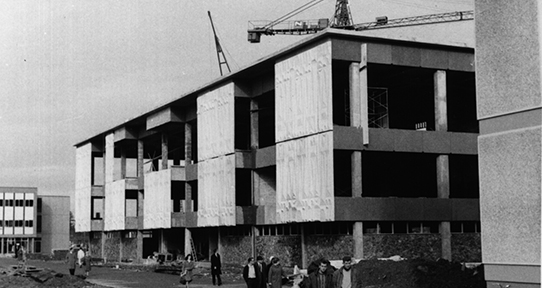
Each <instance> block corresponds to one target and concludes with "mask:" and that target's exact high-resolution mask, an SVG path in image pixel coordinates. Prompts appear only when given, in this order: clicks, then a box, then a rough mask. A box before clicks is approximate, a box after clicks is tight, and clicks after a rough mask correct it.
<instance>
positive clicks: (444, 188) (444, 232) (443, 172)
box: [433, 70, 452, 261]
mask: <svg viewBox="0 0 542 288" xmlns="http://www.w3.org/2000/svg"><path fill="white" fill-rule="evenodd" d="M433 82H434V95H435V96H434V97H435V130H436V131H448V112H447V111H448V110H447V101H446V71H442V70H437V71H436V72H435V74H434V75H433ZM448 157H449V156H448V155H439V156H437V163H436V165H437V193H438V195H437V197H438V198H443V199H448V198H450V165H449V158H448ZM439 230H440V236H441V243H442V252H441V258H442V259H446V260H449V261H452V233H451V230H450V222H448V221H444V222H441V223H440V229H439Z"/></svg>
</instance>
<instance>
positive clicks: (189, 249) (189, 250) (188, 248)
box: [184, 228, 194, 257]
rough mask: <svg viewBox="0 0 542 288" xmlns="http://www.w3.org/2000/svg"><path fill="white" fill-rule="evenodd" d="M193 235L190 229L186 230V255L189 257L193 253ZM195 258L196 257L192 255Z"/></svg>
mask: <svg viewBox="0 0 542 288" xmlns="http://www.w3.org/2000/svg"><path fill="white" fill-rule="evenodd" d="M191 241H192V233H191V232H190V229H188V228H184V255H185V256H186V255H188V254H191V253H192V246H191V244H190V243H191ZM192 257H194V255H192Z"/></svg>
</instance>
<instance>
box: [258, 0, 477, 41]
mask: <svg viewBox="0 0 542 288" xmlns="http://www.w3.org/2000/svg"><path fill="white" fill-rule="evenodd" d="M344 2H347V1H346V0H337V5H336V9H335V10H336V11H335V18H334V19H333V23H331V25H330V22H329V19H325V18H323V19H316V20H296V21H282V22H280V23H274V24H273V25H267V26H266V25H265V24H266V23H262V22H257V21H249V29H248V41H249V42H251V43H259V42H260V36H261V35H262V34H263V35H276V34H281V35H305V34H312V33H317V32H318V31H321V30H324V29H326V28H328V27H334V28H338V29H346V30H356V31H363V30H371V29H384V28H394V27H405V26H414V25H425V24H438V23H446V22H456V21H465V20H473V19H474V11H472V10H469V11H457V12H447V13H439V14H429V15H420V16H414V17H405V18H397V19H390V20H388V18H387V17H378V18H377V21H374V22H368V23H361V24H350V25H348V22H347V20H345V19H347V17H346V16H345V15H348V17H349V18H348V19H350V20H351V19H352V17H351V16H350V15H349V13H350V11H349V10H348V6H347V5H346V6H344ZM346 4H347V3H346ZM341 5H343V6H341ZM341 7H346V9H345V8H341ZM345 11H348V12H345ZM346 13H348V14H346ZM337 19H342V20H337ZM350 23H351V22H350ZM251 26H252V28H251ZM259 27H266V28H265V29H261V28H259Z"/></svg>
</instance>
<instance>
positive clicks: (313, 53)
mask: <svg viewBox="0 0 542 288" xmlns="http://www.w3.org/2000/svg"><path fill="white" fill-rule="evenodd" d="M332 95H333V90H332V86H331V41H326V42H324V43H322V44H320V45H318V46H316V47H314V48H312V49H309V50H305V51H302V52H300V53H298V54H296V55H295V56H292V57H289V58H287V59H285V60H282V61H279V62H277V63H276V64H275V103H276V104H275V105H276V109H275V119H276V126H275V135H276V141H277V142H281V141H284V140H288V139H293V138H297V137H302V136H307V135H311V134H314V133H318V132H322V131H329V130H331V129H333V122H332V120H333V112H332Z"/></svg>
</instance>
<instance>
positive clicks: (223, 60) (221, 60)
mask: <svg viewBox="0 0 542 288" xmlns="http://www.w3.org/2000/svg"><path fill="white" fill-rule="evenodd" d="M207 14H208V15H209V20H210V21H211V27H212V28H213V34H214V36H215V45H216V56H217V58H218V68H219V69H220V76H223V75H224V74H223V73H222V66H223V65H226V68H228V72H231V70H230V65H228V61H227V60H226V55H224V51H223V50H222V46H220V40H218V36H216V31H215V25H214V24H213V18H212V17H211V11H207Z"/></svg>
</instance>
